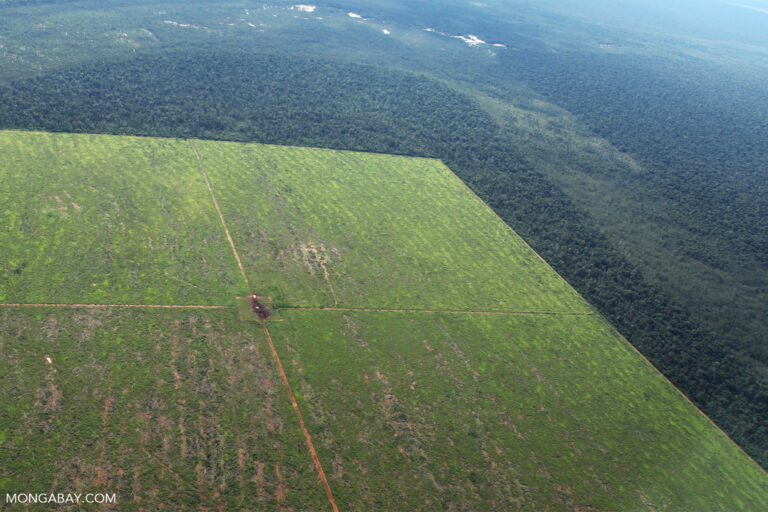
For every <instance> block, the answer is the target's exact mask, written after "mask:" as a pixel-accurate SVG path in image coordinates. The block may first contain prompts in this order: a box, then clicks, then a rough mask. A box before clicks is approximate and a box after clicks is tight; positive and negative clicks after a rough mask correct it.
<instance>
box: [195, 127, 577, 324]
mask: <svg viewBox="0 0 768 512" xmlns="http://www.w3.org/2000/svg"><path fill="white" fill-rule="evenodd" d="M195 145H196V147H197V148H198V150H199V152H200V155H201V157H202V161H203V164H204V166H205V167H206V170H208V173H209V175H210V178H211V182H212V184H213V188H214V190H215V191H216V195H217V197H218V198H219V201H220V202H221V204H222V210H223V211H224V215H225V217H226V218H227V219H230V221H229V222H230V230H231V231H232V235H233V237H234V238H235V244H236V245H237V247H238V248H240V251H241V253H242V254H241V256H242V257H243V263H244V265H245V266H246V270H247V272H248V275H249V279H250V280H251V282H252V284H253V286H254V287H255V288H257V289H259V290H261V291H262V292H263V293H264V294H269V295H273V296H274V298H275V301H276V302H277V303H279V304H282V305H290V306H334V305H343V306H348V307H379V308H413V309H436V308H440V309H452V310H494V311H557V312H584V311H588V310H589V309H588V306H587V304H586V303H585V302H584V301H582V300H581V299H580V298H579V297H578V296H577V295H576V293H575V292H574V291H573V289H571V288H570V287H569V286H567V285H566V284H565V283H564V282H563V281H562V280H561V279H559V278H558V276H557V275H556V274H555V273H554V271H552V270H551V269H550V268H549V267H547V266H546V265H544V264H542V262H541V260H540V259H539V258H538V257H537V256H536V255H535V253H534V252H533V251H531V250H530V249H528V248H527V247H526V246H525V244H524V243H523V242H522V240H521V239H520V238H518V237H517V236H516V235H515V234H514V233H512V232H511V231H510V230H509V228H508V227H507V226H506V225H504V224H503V223H502V222H500V221H499V220H498V219H497V218H496V217H495V215H494V214H493V212H491V210H489V209H488V208H487V207H486V206H485V205H484V204H483V203H482V202H481V201H480V200H479V199H477V198H476V197H475V196H474V195H473V194H472V193H471V192H470V191H469V190H467V189H466V188H465V187H464V186H463V185H462V183H461V181H459V180H458V179H457V178H456V177H455V176H454V175H453V174H452V173H451V172H450V170H449V169H448V168H447V167H445V166H444V165H443V164H442V163H440V162H439V161H436V160H428V159H420V158H406V157H398V156H391V155H375V154H368V153H354V152H347V151H332V150H319V149H309V148H288V147H279V146H263V145H256V144H236V143H221V142H196V143H195Z"/></svg>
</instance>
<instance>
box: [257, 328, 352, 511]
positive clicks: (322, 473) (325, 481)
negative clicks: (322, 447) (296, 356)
mask: <svg viewBox="0 0 768 512" xmlns="http://www.w3.org/2000/svg"><path fill="white" fill-rule="evenodd" d="M259 323H260V324H261V328H262V329H263V330H264V335H265V336H266V337H267V342H269V350H270V351H271V352H272V357H274V358H275V362H276V363H277V369H278V370H280V376H281V377H282V378H283V384H285V389H287V390H288V397H289V398H290V399H291V405H292V406H293V410H294V411H296V416H298V417H299V425H301V430H302V431H303V432H304V438H305V439H306V441H307V446H308V447H309V452H310V453H311V454H312V460H313V461H314V463H315V468H316V469H317V473H318V475H319V476H320V480H321V481H322V482H323V486H324V487H325V492H326V493H327V494H328V501H330V502H331V507H333V511H334V512H339V508H338V507H337V506H336V500H334V499H333V492H331V486H330V485H328V479H327V478H326V477H325V471H323V465H322V464H320V459H319V458H318V456H317V451H316V450H315V445H314V444H313V443H312V437H311V436H310V435H309V431H308V430H307V427H306V425H305V424H304V418H303V417H302V415H301V411H300V410H299V404H298V402H296V397H295V396H294V395H293V390H292V389H291V385H290V383H289V382H288V376H287V375H286V374H285V370H284V369H283V363H282V362H281V361H280V356H278V355H277V350H276V349H275V344H274V343H273V342H272V336H270V334H269V329H267V324H266V323H265V322H264V320H262V319H260V320H259Z"/></svg>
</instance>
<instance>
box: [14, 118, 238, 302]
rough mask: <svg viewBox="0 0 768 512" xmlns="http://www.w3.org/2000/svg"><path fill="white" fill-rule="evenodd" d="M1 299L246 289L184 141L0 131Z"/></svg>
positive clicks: (213, 297)
mask: <svg viewBox="0 0 768 512" xmlns="http://www.w3.org/2000/svg"><path fill="white" fill-rule="evenodd" d="M0 154H1V155H2V158H0V226H2V229H0V302H25V303H27V302H54V303H91V302H94V303H116V304H131V303H138V304H230V303H231V302H232V296H233V294H234V291H235V290H238V289H240V290H241V291H243V292H244V291H245V290H244V286H245V285H244V283H243V281H242V277H240V276H239V273H238V270H237V267H236V266H235V261H234V257H233V256H232V250H231V249H230V247H229V245H228V243H227V240H226V237H225V235H224V233H223V231H222V229H221V222H220V221H219V218H218V215H217V214H216V211H215V209H214V207H213V205H212V203H211V199H210V194H209V192H208V189H207V187H206V186H205V182H204V181H203V178H202V175H201V174H200V169H199V167H198V163H197V160H196V159H195V155H194V153H193V152H192V150H191V149H190V148H189V146H188V144H186V143H184V142H181V141H174V140H165V139H149V138H143V139H139V138H133V137H111V136H100V135H65V134H55V135H54V134H46V133H34V132H7V131H6V132H0Z"/></svg>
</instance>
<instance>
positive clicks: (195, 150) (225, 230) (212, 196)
mask: <svg viewBox="0 0 768 512" xmlns="http://www.w3.org/2000/svg"><path fill="white" fill-rule="evenodd" d="M190 144H191V145H192V149H193V150H194V152H195V156H196V157H197V164H198V165H199V166H200V170H201V171H202V173H203V179H205V184H206V185H208V191H209V192H210V193H211V199H213V205H214V206H215V207H216V211H217V212H219V219H221V225H222V226H224V232H225V233H226V234H227V240H229V245H230V246H231V247H232V252H233V253H234V255H235V259H236V260H237V266H238V267H240V273H241V274H242V275H243V281H245V286H246V288H248V290H249V291H250V289H251V283H249V282H248V276H246V275H245V269H244V268H243V262H242V261H240V255H239V254H237V249H236V248H235V242H234V241H233V240H232V235H230V234H229V229H228V228H227V223H226V222H225V221H224V214H223V213H221V208H219V202H218V201H217V200H216V194H214V193H213V187H212V186H211V182H210V181H209V180H208V174H207V173H206V172H205V168H204V167H203V161H202V160H201V159H200V153H198V152H197V148H196V147H195V145H194V144H193V143H192V142H190Z"/></svg>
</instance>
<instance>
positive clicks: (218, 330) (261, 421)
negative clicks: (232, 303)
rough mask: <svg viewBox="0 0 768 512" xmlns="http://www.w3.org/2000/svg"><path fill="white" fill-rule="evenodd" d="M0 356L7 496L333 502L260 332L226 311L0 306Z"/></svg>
mask: <svg viewBox="0 0 768 512" xmlns="http://www.w3.org/2000/svg"><path fill="white" fill-rule="evenodd" d="M0 353H2V355H3V360H4V361H5V364H4V365H3V367H2V370H0V389H2V390H3V393H4V395H5V397H4V399H3V402H2V406H0V411H2V413H1V414H0V440H2V448H0V492H2V494H1V495H2V496H4V495H5V493H6V492H62V493H69V492H73V493H75V492H76V493H87V492H114V493H117V502H118V505H119V507H118V508H119V509H121V510H162V509H163V507H168V509H170V505H175V506H174V507H173V508H174V510H175V509H177V508H176V507H190V508H188V509H191V507H195V509H199V508H210V509H217V508H219V507H223V509H224V510H275V509H276V508H277V506H278V504H280V505H282V506H286V507H294V508H296V509H299V510H300V509H302V508H305V507H306V508H309V509H313V508H316V509H322V508H323V507H324V506H325V505H326V504H327V498H326V496H325V492H324V491H323V488H322V487H321V486H319V485H318V484H317V477H316V475H315V472H314V471H315V470H314V466H313V464H312V460H311V459H310V458H309V457H308V456H307V454H306V446H305V445H304V438H303V435H302V433H301V430H300V429H299V424H298V420H297V418H296V415H295V414H294V412H293V409H292V407H291V404H290V402H289V401H288V398H287V395H286V392H285V390H284V389H283V386H282V382H281V380H280V376H279V375H278V373H277V371H276V370H275V363H274V360H273V358H272V356H271V354H270V351H269V348H268V346H267V344H266V342H265V340H264V335H263V333H262V331H261V328H260V327H259V326H258V324H256V325H255V327H252V324H244V323H241V322H240V321H239V320H238V319H237V317H236V316H235V315H234V314H233V311H232V310H229V309H226V310H218V311H212V312H211V311H209V312H204V311H200V310H178V311H177V310H163V311H161V312H158V311H147V310H127V309H124V308H117V309H115V308H107V309H97V308H75V309H66V310H63V309H61V308H34V309H32V308H3V309H2V310H0ZM46 358H50V361H51V362H50V363H48V360H47V359H46ZM278 474H279V476H278ZM198 507H199V508H198Z"/></svg>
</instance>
